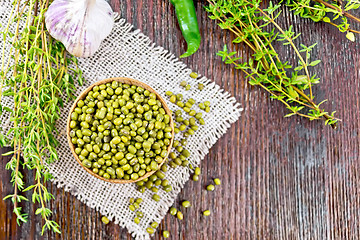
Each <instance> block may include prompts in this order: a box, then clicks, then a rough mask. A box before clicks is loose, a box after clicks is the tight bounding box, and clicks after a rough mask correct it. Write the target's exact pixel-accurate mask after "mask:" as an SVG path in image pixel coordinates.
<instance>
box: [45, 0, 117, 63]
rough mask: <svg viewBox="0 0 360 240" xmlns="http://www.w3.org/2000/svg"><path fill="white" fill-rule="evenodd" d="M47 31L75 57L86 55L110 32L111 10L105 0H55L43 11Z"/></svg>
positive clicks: (94, 49) (90, 54)
mask: <svg viewBox="0 0 360 240" xmlns="http://www.w3.org/2000/svg"><path fill="white" fill-rule="evenodd" d="M45 24H46V28H47V30H48V31H49V33H50V35H51V36H52V37H53V38H55V39H56V40H58V41H60V42H62V43H63V44H64V46H65V47H66V50H67V51H68V52H69V53H71V54H72V55H74V56H76V57H90V56H92V55H93V54H94V53H95V52H96V51H97V50H98V49H99V47H100V43H101V41H102V40H104V39H105V38H106V37H107V36H108V35H109V34H110V32H111V30H112V27H113V25H114V18H113V11H112V9H111V7H110V5H109V4H108V3H107V2H106V1H105V0H55V1H54V2H53V3H52V4H51V5H50V6H49V8H48V10H47V12H46V14H45Z"/></svg>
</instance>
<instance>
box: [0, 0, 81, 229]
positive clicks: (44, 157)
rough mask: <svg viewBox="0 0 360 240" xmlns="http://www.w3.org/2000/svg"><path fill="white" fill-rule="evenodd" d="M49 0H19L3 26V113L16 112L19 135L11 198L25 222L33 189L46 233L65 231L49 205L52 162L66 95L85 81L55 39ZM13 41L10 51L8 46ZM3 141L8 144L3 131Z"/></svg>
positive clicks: (0, 89)
mask: <svg viewBox="0 0 360 240" xmlns="http://www.w3.org/2000/svg"><path fill="white" fill-rule="evenodd" d="M48 5H49V1H46V0H14V1H13V5H12V6H13V8H12V11H11V12H9V13H8V14H9V21H8V23H7V25H6V26H3V29H2V30H1V34H2V37H3V46H2V49H1V72H0V114H3V111H8V112H10V115H11V117H10V122H11V124H12V127H11V129H10V130H9V132H8V133H7V135H9V134H12V135H13V137H12V138H11V139H9V141H8V144H9V145H11V146H12V147H13V150H12V151H11V152H8V153H6V155H12V158H11V160H10V161H9V162H8V163H7V165H6V168H7V169H9V170H11V171H12V172H11V177H12V178H11V182H12V183H13V184H14V193H13V194H11V195H8V196H7V197H5V199H8V198H9V199H11V200H12V202H13V204H14V213H15V214H16V216H17V222H18V224H20V223H21V222H26V221H27V214H26V213H23V212H22V208H21V206H20V203H22V202H23V201H28V199H27V198H26V197H25V196H24V195H23V194H22V193H24V192H26V191H32V199H31V200H32V202H33V203H34V204H37V206H38V208H37V210H36V214H39V215H41V217H42V218H43V220H44V221H43V222H44V225H43V228H42V233H43V232H44V230H45V229H46V228H48V229H52V230H53V231H55V232H60V231H59V226H58V224H57V223H56V222H55V221H53V220H51V219H50V217H51V214H52V212H51V210H50V209H49V208H48V207H47V206H46V204H47V202H48V201H49V200H50V199H52V198H53V196H52V195H51V193H49V192H48V190H47V188H46V181H47V180H49V179H50V178H51V177H52V176H51V174H50V173H49V171H48V168H47V166H48V165H47V164H50V163H52V162H54V161H56V160H57V159H58V155H57V152H56V150H55V148H56V146H57V145H58V141H57V140H56V134H59V133H58V132H57V130H56V128H55V123H56V120H57V119H59V117H60V108H61V107H62V106H63V101H62V98H61V96H62V95H65V96H66V97H67V98H73V97H74V96H73V92H74V90H75V86H74V78H77V79H78V82H79V83H80V84H82V81H83V79H82V72H81V71H80V70H79V69H78V68H77V60H76V59H75V58H74V57H72V56H70V55H68V54H67V53H66V50H65V48H64V46H63V45H62V44H61V43H60V42H57V41H55V40H53V39H51V38H50V37H49V35H48V33H47V31H46V29H45V23H44V14H45V12H46V9H47V7H48ZM11 29H15V30H11ZM9 44H10V46H11V48H10V51H8V50H7V46H8V45H9ZM7 54H8V55H7ZM72 66H74V67H72ZM4 96H6V97H11V98H12V99H13V101H14V106H13V108H12V109H10V108H9V107H5V106H2V105H1V98H2V97H4ZM0 145H1V146H3V145H5V137H4V136H3V135H1V136H0ZM21 169H29V170H32V171H33V172H34V175H35V179H34V182H33V184H32V183H26V182H24V176H23V174H22V173H21Z"/></svg>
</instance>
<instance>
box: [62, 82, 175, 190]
mask: <svg viewBox="0 0 360 240" xmlns="http://www.w3.org/2000/svg"><path fill="white" fill-rule="evenodd" d="M113 81H118V82H121V83H125V84H129V85H136V86H139V87H142V88H144V89H146V90H148V91H150V92H152V93H155V95H156V97H157V99H158V100H159V101H160V102H161V104H162V106H163V108H164V110H165V112H166V114H168V115H169V116H170V127H171V134H172V137H171V139H170V145H169V147H168V149H167V155H166V157H164V160H163V161H162V162H161V163H160V164H159V167H161V165H162V164H164V162H165V161H166V159H167V158H168V156H169V153H170V150H171V146H172V144H173V141H174V122H173V119H172V115H171V111H170V109H169V107H168V106H167V104H166V102H165V101H164V99H163V98H162V97H161V96H160V94H158V93H157V92H156V91H155V90H154V89H152V88H151V87H150V86H149V85H147V84H145V83H143V82H140V81H138V80H135V79H131V78H124V77H118V78H107V79H104V80H101V81H99V82H96V83H94V84H92V85H91V86H90V87H88V88H86V89H85V90H84V91H83V92H82V93H81V94H80V95H79V97H78V98H77V99H76V100H75V102H74V104H73V105H72V107H71V109H70V111H69V116H68V119H67V125H66V135H67V139H68V142H69V146H70V150H71V152H72V154H73V155H74V157H75V159H76V161H77V162H78V163H79V164H80V165H81V167H82V168H83V169H85V170H86V171H87V172H88V173H90V174H91V175H93V176H94V177H97V178H99V179H101V180H104V181H107V182H112V183H131V182H137V181H141V180H143V179H145V178H147V177H149V176H151V175H152V174H154V173H155V171H151V172H148V173H146V174H145V175H144V176H142V177H140V178H138V179H137V180H131V179H130V180H123V179H106V178H103V177H101V176H100V175H98V174H96V173H94V172H93V171H91V170H90V169H88V168H86V167H84V166H83V165H82V163H81V160H80V159H79V157H78V155H77V154H76V153H75V146H74V144H73V143H72V141H71V137H70V131H71V128H70V121H71V113H72V112H73V111H74V109H75V108H76V106H77V103H78V101H79V100H83V99H84V98H85V97H86V96H87V94H88V93H89V92H90V91H91V90H92V89H93V87H94V86H98V85H101V84H106V83H109V82H113Z"/></svg>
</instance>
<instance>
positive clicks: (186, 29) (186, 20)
mask: <svg viewBox="0 0 360 240" xmlns="http://www.w3.org/2000/svg"><path fill="white" fill-rule="evenodd" d="M170 3H171V4H173V5H174V7H175V11H176V16H177V19H178V22H179V25H180V29H181V32H182V34H183V36H184V38H185V41H186V43H187V50H186V52H185V53H184V54H183V55H181V56H180V58H184V57H189V56H190V55H192V54H194V53H195V52H196V51H197V50H198V49H199V46H200V42H201V35H200V31H199V26H198V22H197V18H196V12H195V6H194V2H193V0H170Z"/></svg>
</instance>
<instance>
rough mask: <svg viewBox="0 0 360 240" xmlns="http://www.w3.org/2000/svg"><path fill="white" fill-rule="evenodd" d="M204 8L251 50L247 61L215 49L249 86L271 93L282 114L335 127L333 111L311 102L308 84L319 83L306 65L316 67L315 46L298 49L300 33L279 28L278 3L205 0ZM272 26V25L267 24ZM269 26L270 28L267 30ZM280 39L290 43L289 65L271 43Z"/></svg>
mask: <svg viewBox="0 0 360 240" xmlns="http://www.w3.org/2000/svg"><path fill="white" fill-rule="evenodd" d="M207 1H208V3H209V5H208V6H207V7H206V10H207V11H208V12H209V13H210V16H209V17H210V18H211V19H214V20H217V21H218V25H219V26H220V27H221V28H222V29H227V30H230V31H231V32H233V33H234V34H235V36H236V38H235V39H234V40H233V41H232V42H233V43H234V44H239V43H244V44H245V45H247V46H248V47H249V48H250V49H251V50H252V55H251V57H250V58H249V59H248V61H244V62H240V60H243V59H242V57H240V53H238V52H236V51H229V50H228V48H227V46H226V45H225V46H224V49H223V51H220V52H218V55H219V56H221V57H222V60H223V61H224V62H225V63H226V64H233V65H234V66H235V68H236V69H240V70H242V71H243V72H244V73H245V74H246V77H247V78H248V79H249V83H250V84H251V85H257V86H260V87H262V88H263V89H265V90H266V91H267V92H269V93H270V94H271V98H273V99H277V100H279V101H280V102H282V103H283V104H284V105H285V106H286V108H287V109H289V110H290V113H289V114H287V115H286V116H285V117H290V116H292V115H299V116H302V117H305V118H308V119H310V120H315V119H324V120H325V124H329V125H331V126H332V127H333V128H335V127H336V123H337V121H338V120H339V119H337V118H335V116H334V114H335V112H332V113H328V112H326V111H325V110H323V109H322V108H321V104H322V103H323V102H324V101H323V102H321V103H319V104H317V103H315V102H314V96H313V91H312V86H313V85H314V84H317V83H318V82H319V79H318V78H316V75H310V71H309V67H312V66H316V65H317V64H318V63H320V60H312V58H311V56H310V52H311V50H312V49H313V48H314V47H315V46H316V44H313V45H311V46H305V45H304V44H301V45H300V46H301V47H300V48H298V47H297V46H296V44H295V42H294V40H295V39H296V38H298V37H299V36H300V34H297V35H296V34H295V32H294V31H293V30H292V26H290V27H289V28H288V29H287V30H284V29H282V28H281V27H280V26H279V25H278V24H277V22H276V19H277V17H278V16H279V15H280V13H281V11H279V8H280V6H281V5H280V4H273V3H272V2H270V3H269V6H268V8H266V9H262V8H260V4H261V0H232V1H228V0H227V1H226V0H207ZM271 26H272V27H271ZM269 27H270V29H271V30H270V31H269V30H267V29H269ZM274 42H282V43H283V45H290V46H291V48H292V49H293V51H294V53H295V56H296V57H297V59H298V65H297V66H295V67H293V66H292V65H290V64H288V62H283V61H281V60H280V57H279V55H278V53H277V52H276V50H275V48H274V46H273V44H274Z"/></svg>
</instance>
